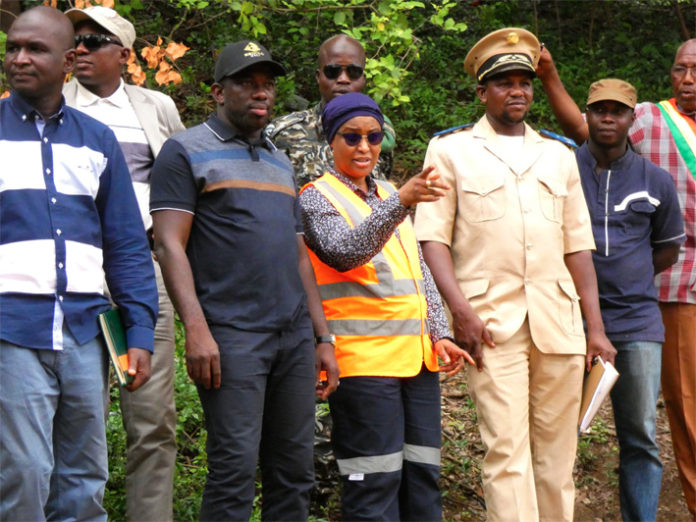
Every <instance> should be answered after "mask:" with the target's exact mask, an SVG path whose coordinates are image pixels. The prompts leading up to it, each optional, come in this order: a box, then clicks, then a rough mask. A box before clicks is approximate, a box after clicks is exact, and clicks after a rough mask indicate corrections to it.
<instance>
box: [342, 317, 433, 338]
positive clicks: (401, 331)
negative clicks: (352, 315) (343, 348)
mask: <svg viewBox="0 0 696 522" xmlns="http://www.w3.org/2000/svg"><path fill="white" fill-rule="evenodd" d="M329 330H330V331H331V332H332V333H333V334H334V335H379V336H380V337H389V336H396V335H421V321H420V319H391V320H390V319H334V320H330V321H329Z"/></svg>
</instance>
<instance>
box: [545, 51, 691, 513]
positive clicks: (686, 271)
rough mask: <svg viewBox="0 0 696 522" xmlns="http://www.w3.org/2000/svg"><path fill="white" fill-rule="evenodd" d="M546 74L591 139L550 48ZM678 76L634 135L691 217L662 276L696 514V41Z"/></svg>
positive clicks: (668, 363)
mask: <svg viewBox="0 0 696 522" xmlns="http://www.w3.org/2000/svg"><path fill="white" fill-rule="evenodd" d="M538 74H539V79H540V80H541V82H542V85H543V86H544V90H546V94H547V95H548V97H549V102H550V103H551V107H552V108H553V110H554V113H555V114H556V117H557V118H558V120H559V123H560V124H561V127H562V128H563V130H564V132H566V133H567V134H568V135H569V136H570V137H572V138H573V139H575V140H576V141H577V142H578V143H580V142H582V141H584V140H586V139H587V136H588V126H587V122H586V121H585V120H584V119H583V117H582V114H581V112H580V109H579V108H578V106H577V105H576V104H575V102H574V101H573V99H572V98H571V97H570V96H569V95H568V93H567V92H566V90H565V88H564V87H563V83H562V82H561V78H560V76H559V75H558V71H557V70H556V67H555V65H554V63H553V60H552V59H551V55H550V53H549V52H548V50H547V49H544V51H543V53H542V57H541V59H540V63H539V69H538ZM670 76H671V80H672V91H673V93H674V97H673V98H670V99H669V100H662V101H661V102H659V103H651V102H642V103H639V104H637V105H636V107H635V115H636V117H635V121H634V122H633V125H631V130H630V131H629V139H630V141H631V144H632V146H633V149H634V150H635V151H636V152H637V153H638V154H640V155H641V156H643V157H644V158H646V159H647V160H649V161H652V162H653V163H655V164H656V165H658V166H659V167H661V168H663V169H665V170H666V171H667V172H669V173H670V174H671V176H672V181H673V183H674V185H675V187H676V189H677V195H678V197H679V206H680V207H681V211H682V217H683V219H684V231H685V233H686V242H684V244H683V245H682V247H681V249H680V250H679V258H678V259H677V262H676V263H674V264H673V265H672V266H670V267H669V268H667V269H665V270H664V271H662V272H661V273H660V274H657V276H656V278H655V284H656V285H657V287H658V290H657V296H658V300H659V301H660V311H661V312H662V321H663V323H664V325H665V342H664V344H663V346H662V378H661V384H662V396H663V397H664V399H665V408H666V410H667V416H668V417H669V427H670V431H671V432H672V447H673V448H674V458H675V461H676V463H677V467H678V469H679V480H680V481H681V485H682V490H683V491H684V499H685V500H686V506H687V508H688V509H689V512H690V513H691V516H692V517H694V520H696V458H694V454H696V415H694V412H695V411H696V372H695V371H694V367H696V123H694V117H695V116H696V39H692V40H687V41H686V42H684V43H683V44H682V45H680V46H679V48H678V49H677V52H676V54H675V56H674V63H673V65H672V68H671V70H670Z"/></svg>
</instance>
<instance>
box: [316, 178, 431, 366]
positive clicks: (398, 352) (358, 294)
mask: <svg viewBox="0 0 696 522" xmlns="http://www.w3.org/2000/svg"><path fill="white" fill-rule="evenodd" d="M376 183H377V194H378V195H379V197H380V198H382V199H386V198H387V197H388V196H389V195H390V194H391V193H393V192H394V191H395V189H394V187H393V186H391V185H390V184H389V183H387V182H384V181H376ZM309 185H312V186H313V187H314V188H315V189H317V190H318V191H319V192H320V193H321V194H323V195H324V197H326V199H328V200H329V202H331V204H332V205H333V206H334V207H335V208H336V210H338V212H339V213H340V214H341V216H343V218H344V219H345V220H346V222H347V223H348V224H349V225H350V226H351V228H354V227H355V226H357V225H359V224H360V223H361V222H362V221H363V220H364V219H365V218H366V217H368V216H369V215H370V214H371V213H372V209H371V208H370V207H369V205H368V204H367V203H365V202H364V201H363V200H362V199H360V198H359V197H358V196H357V195H355V193H353V191H352V190H351V189H350V188H348V187H347V186H346V185H345V184H344V183H342V182H341V181H340V180H339V179H337V178H336V177H335V176H334V175H332V174H330V173H326V174H324V176H322V177H321V178H319V179H318V180H316V181H314V182H312V183H310V184H309ZM398 231H399V237H398V238H397V235H396V234H392V236H391V237H390V238H389V240H388V241H387V244H386V245H385V246H384V248H382V250H381V251H380V252H379V253H378V254H377V255H376V256H374V257H373V258H372V259H371V260H370V262H368V263H366V264H364V265H362V266H360V267H358V268H354V269H352V270H349V271H347V272H339V271H338V270H335V269H333V268H331V267H330V266H328V265H326V264H324V263H323V262H322V261H321V260H320V259H319V258H318V257H317V256H316V254H314V252H312V251H311V250H309V257H310V260H311V261H312V265H313V267H314V273H315V275H316V279H317V285H318V287H319V293H320V294H321V299H322V303H323V305H324V314H325V315H326V319H327V321H328V322H329V329H330V330H331V332H332V333H333V334H334V335H335V336H336V359H337V360H338V366H339V369H340V376H341V377H350V376H383V377H411V376H414V375H417V374H418V373H419V372H420V369H421V366H422V364H423V362H425V365H426V367H427V368H428V369H429V370H431V371H437V370H438V363H437V356H436V354H435V351H434V349H433V345H432V342H431V341H430V336H429V335H428V333H429V332H428V323H427V304H426V301H425V293H424V285H423V273H422V272H421V267H420V261H419V257H418V245H417V243H416V237H415V235H414V233H413V225H412V223H411V219H410V218H407V219H405V220H404V221H403V223H401V224H400V225H399V226H398Z"/></svg>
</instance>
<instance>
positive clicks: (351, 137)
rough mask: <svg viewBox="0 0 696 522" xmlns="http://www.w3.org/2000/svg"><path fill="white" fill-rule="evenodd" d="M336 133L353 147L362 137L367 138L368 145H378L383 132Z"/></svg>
mask: <svg viewBox="0 0 696 522" xmlns="http://www.w3.org/2000/svg"><path fill="white" fill-rule="evenodd" d="M336 134H338V135H339V136H341V137H342V138H343V141H345V142H346V145H348V146H349V147H355V146H356V145H357V144H358V143H360V142H361V141H362V139H363V138H367V142H368V143H369V144H370V145H379V144H380V143H382V140H383V139H384V132H382V131H377V132H371V133H370V134H358V133H357V132H337V133H336Z"/></svg>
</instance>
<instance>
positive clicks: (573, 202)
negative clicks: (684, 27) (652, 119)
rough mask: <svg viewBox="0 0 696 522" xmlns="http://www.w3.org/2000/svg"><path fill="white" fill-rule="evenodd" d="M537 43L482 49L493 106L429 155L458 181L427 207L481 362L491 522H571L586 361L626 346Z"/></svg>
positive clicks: (468, 62) (524, 35)
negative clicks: (549, 111) (534, 119)
mask: <svg viewBox="0 0 696 522" xmlns="http://www.w3.org/2000/svg"><path fill="white" fill-rule="evenodd" d="M539 50H540V46H539V42H538V41H537V39H536V38H535V37H534V35H533V34H531V33H530V32H528V31H526V30H524V29H518V28H507V29H501V30H499V31H495V32H493V33H491V34H489V35H488V36H486V37H484V38H483V39H482V40H480V41H479V42H478V43H477V44H476V45H475V46H474V47H473V48H472V49H471V51H470V52H469V54H468V55H467V57H466V59H465V62H464V65H465V68H466V70H467V72H468V73H469V74H470V75H471V76H473V77H474V78H476V80H477V81H478V86H477V87H476V93H477V95H478V97H479V99H480V100H481V102H482V103H483V104H484V105H485V106H486V114H485V116H483V117H482V118H481V119H480V120H479V122H478V123H476V124H475V125H474V126H473V127H470V128H468V129H466V130H460V131H458V132H455V133H448V134H443V135H440V136H438V137H436V138H434V139H433V140H432V141H431V142H430V145H429V146H428V151H427V154H426V158H425V165H426V166H431V165H432V166H435V168H436V172H439V173H440V175H441V176H442V180H443V181H444V182H446V183H447V184H449V185H450V186H451V187H456V190H451V191H449V192H448V193H447V194H446V195H445V197H443V198H442V199H440V200H438V201H437V202H434V203H430V204H428V205H419V206H418V208H417V211H416V223H415V229H416V236H417V237H418V239H419V240H420V241H421V242H422V247H423V255H424V256H425V259H426V261H427V263H428V265H429V266H430V269H431V271H432V273H433V277H434V278H435V281H436V283H437V286H438V288H439V289H440V292H441V293H442V295H443V297H444V298H445V301H446V302H447V304H448V305H449V308H450V310H451V312H452V316H453V327H454V328H453V329H454V335H455V340H456V341H457V342H458V343H459V344H460V345H461V346H462V347H464V348H466V349H468V350H469V351H470V352H471V354H472V356H473V358H474V359H475V361H476V363H477V370H478V371H476V369H472V370H470V372H469V383H468V384H469V390H470V392H471V395H472V397H473V399H474V401H475V402H476V408H477V413H478V418H479V422H480V425H479V429H480V432H481V438H482V441H483V444H484V446H485V448H486V455H485V457H484V460H483V489H484V493H485V496H486V509H487V511H488V517H489V519H490V520H572V518H573V509H574V485H573V476H572V471H573V463H574V460H575V450H576V445H577V422H578V416H579V409H580V395H581V386H582V377H583V367H585V365H586V362H587V361H591V359H592V357H594V356H595V355H597V354H601V355H602V357H603V358H605V360H606V359H608V360H613V358H614V353H615V350H614V348H613V347H612V346H611V343H610V342H609V340H608V339H607V338H606V336H605V335H604V328H603V325H602V319H601V316H600V313H599V304H598V300H597V282H596V278H595V273H594V270H593V268H592V260H591V254H590V250H592V249H593V248H594V241H593V239H592V230H591V227H590V220H589V216H588V212H587V206H586V205H585V201H584V198H583V193H582V188H581V186H580V178H579V176H578V169H577V165H576V162H575V158H574V157H573V154H572V153H571V152H570V151H569V150H568V149H567V148H566V147H565V146H563V145H561V144H560V143H558V142H557V141H554V140H548V139H545V138H543V137H541V136H540V135H539V134H537V133H536V132H535V131H534V130H533V129H532V128H531V127H530V126H529V125H527V124H526V123H525V121H524V119H525V117H526V115H527V111H528V110H529V106H530V104H531V102H532V97H533V88H532V80H533V77H534V64H535V63H536V61H537V60H538V56H539ZM581 311H582V315H584V317H585V321H586V323H587V327H588V333H587V343H586V341H585V335H584V333H583V321H582V317H581ZM586 353H587V359H586V357H585V354H586Z"/></svg>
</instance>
